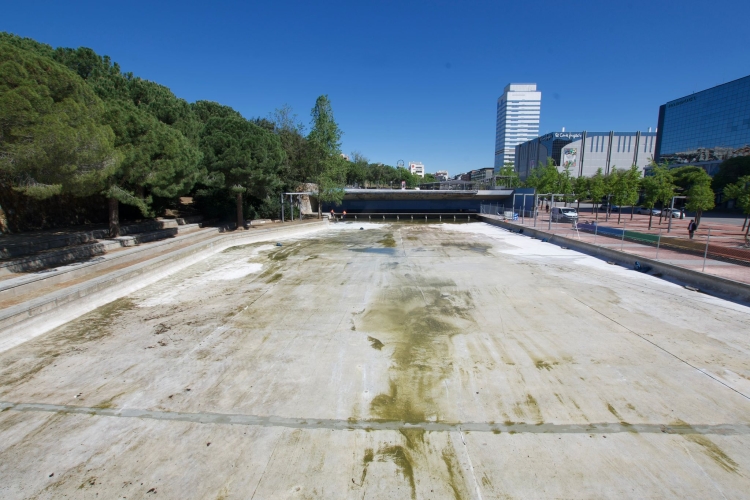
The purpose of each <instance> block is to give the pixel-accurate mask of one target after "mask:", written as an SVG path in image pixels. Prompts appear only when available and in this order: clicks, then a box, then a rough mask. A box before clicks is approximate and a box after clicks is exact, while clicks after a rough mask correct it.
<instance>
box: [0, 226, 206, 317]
mask: <svg viewBox="0 0 750 500" xmlns="http://www.w3.org/2000/svg"><path fill="white" fill-rule="evenodd" d="M197 226H198V225H197V224H195V225H192V230H191V229H190V228H188V229H187V230H186V231H185V232H181V233H179V234H177V235H176V236H175V237H171V238H164V239H161V240H155V241H151V242H148V243H144V242H143V241H141V243H144V244H142V245H138V246H134V247H128V246H122V245H121V244H120V242H119V241H114V240H103V241H102V242H100V243H97V245H102V246H103V247H104V250H105V251H104V252H102V253H95V252H99V251H101V248H98V249H94V250H90V252H91V255H92V256H91V257H85V258H83V259H80V260H77V261H74V262H69V263H65V264H60V265H58V266H54V267H51V268H50V267H48V268H46V269H43V270H39V271H30V272H22V273H12V272H8V273H6V274H4V275H0V309H2V307H3V303H5V302H6V301H8V300H11V301H13V300H14V299H13V298H14V297H19V296H23V295H25V294H28V293H32V292H34V291H36V290H44V289H49V287H54V286H56V285H59V284H60V283H64V282H66V281H70V280H78V279H80V278H82V277H85V276H88V275H91V274H92V273H93V274H96V273H100V272H102V271H104V270H106V269H110V268H113V267H115V268H117V267H122V266H123V265H128V263H130V262H136V261H140V260H143V259H148V258H151V257H152V256H154V255H160V254H161V253H163V252H165V251H167V252H168V251H170V249H173V248H179V247H181V246H184V245H191V244H194V243H198V242H201V241H203V240H206V239H210V238H213V237H215V236H216V235H218V234H220V228H216V227H210V228H200V227H197ZM79 253H82V252H79Z"/></svg>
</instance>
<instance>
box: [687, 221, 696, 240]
mask: <svg viewBox="0 0 750 500" xmlns="http://www.w3.org/2000/svg"><path fill="white" fill-rule="evenodd" d="M696 229H698V224H696V223H695V219H691V220H690V224H688V234H690V239H691V240H692V239H693V235H695V230H696Z"/></svg>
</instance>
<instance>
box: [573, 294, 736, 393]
mask: <svg viewBox="0 0 750 500" xmlns="http://www.w3.org/2000/svg"><path fill="white" fill-rule="evenodd" d="M573 298H574V299H576V300H577V301H578V302H580V303H581V304H583V305H584V306H586V307H588V308H589V309H591V310H592V311H594V312H595V313H597V314H600V315H602V316H604V317H605V318H607V319H608V320H610V321H611V322H612V323H614V324H616V325H619V326H621V327H622V328H624V329H625V330H627V331H629V332H630V333H632V334H633V335H635V336H637V337H639V338H641V339H643V340H645V341H646V342H648V343H649V344H651V345H652V346H654V347H656V348H657V349H660V350H662V351H664V352H665V353H667V354H669V355H670V356H672V357H673V358H675V359H677V360H679V361H682V362H683V363H685V364H686V365H688V366H689V367H690V368H692V369H694V370H697V371H698V372H699V373H702V374H703V375H705V376H706V377H708V378H710V379H711V380H714V381H715V382H718V383H720V384H721V385H723V386H724V387H726V388H727V389H730V390H732V391H734V392H736V393H737V394H739V395H740V396H742V397H743V398H745V399H750V396H748V395H747V394H745V393H743V392H740V391H738V390H737V389H735V388H734V387H732V386H731V385H729V384H727V383H726V382H723V381H721V380H719V379H718V378H716V377H714V376H713V375H711V374H710V373H708V372H706V371H705V370H701V369H700V368H698V367H697V366H695V365H694V364H692V363H690V362H689V361H687V360H685V359H682V358H681V357H679V356H678V355H676V354H675V353H673V352H671V351H668V350H667V349H665V348H663V347H662V346H660V345H659V344H657V343H656V342H654V341H652V340H649V339H647V338H646V337H644V336H643V335H641V334H640V333H638V332H635V331H633V330H631V329H630V328H628V327H627V326H625V325H623V324H622V323H620V322H619V321H617V320H615V319H612V318H610V317H609V316H607V315H606V314H604V313H603V312H601V311H599V310H597V309H595V308H594V307H591V306H590V305H588V304H587V303H585V302H584V301H582V300H581V299H579V298H578V297H573Z"/></svg>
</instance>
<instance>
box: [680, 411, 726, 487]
mask: <svg viewBox="0 0 750 500" xmlns="http://www.w3.org/2000/svg"><path fill="white" fill-rule="evenodd" d="M672 427H680V428H682V429H686V430H688V431H690V430H693V427H692V426H691V425H690V424H688V423H686V422H683V421H682V420H677V421H675V422H674V423H673V424H672ZM680 435H681V436H682V437H683V438H685V439H686V440H687V441H690V442H691V443H695V444H697V445H699V446H700V447H701V448H702V449H703V453H705V454H706V455H707V456H708V457H709V458H710V459H711V460H713V461H714V462H715V463H716V464H717V465H718V466H719V467H721V468H722V469H724V470H725V471H727V472H734V473H735V474H739V472H738V471H737V469H739V465H737V462H735V461H734V460H732V458H731V457H729V455H727V454H726V453H724V450H722V449H721V448H719V446H718V445H717V444H716V443H714V442H713V441H711V440H710V439H709V438H708V437H706V436H704V435H703V434H700V433H698V432H697V431H696V432H695V433H692V432H687V433H680Z"/></svg>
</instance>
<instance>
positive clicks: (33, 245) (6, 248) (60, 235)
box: [0, 216, 203, 259]
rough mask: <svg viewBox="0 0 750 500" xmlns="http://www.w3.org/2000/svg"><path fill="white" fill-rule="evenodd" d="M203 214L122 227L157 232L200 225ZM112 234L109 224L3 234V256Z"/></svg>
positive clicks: (128, 230)
mask: <svg viewBox="0 0 750 500" xmlns="http://www.w3.org/2000/svg"><path fill="white" fill-rule="evenodd" d="M202 220H203V217H202V216H191V217H184V218H176V219H154V220H150V221H145V222H139V223H136V224H126V225H123V226H121V227H120V234H121V235H123V236H126V235H134V234H141V233H149V232H155V231H159V230H162V229H169V228H180V227H182V226H194V225H199V224H200V223H201V222H202ZM108 236H109V228H107V227H104V226H99V227H95V228H92V229H88V230H83V231H75V230H68V231H66V230H60V231H55V232H39V233H23V234H12V235H3V236H0V259H14V258H19V257H27V256H32V255H36V254H39V253H41V252H46V251H48V250H52V249H56V248H57V249H62V248H66V247H75V246H80V245H83V244H86V243H92V244H93V243H96V242H97V241H99V240H103V239H106V238H107V237H108Z"/></svg>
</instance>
